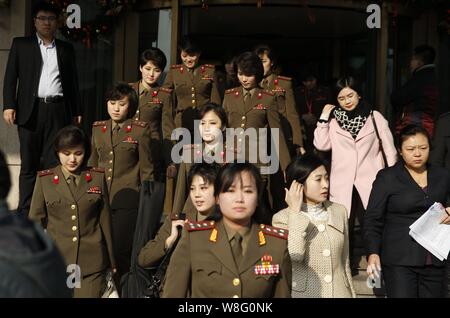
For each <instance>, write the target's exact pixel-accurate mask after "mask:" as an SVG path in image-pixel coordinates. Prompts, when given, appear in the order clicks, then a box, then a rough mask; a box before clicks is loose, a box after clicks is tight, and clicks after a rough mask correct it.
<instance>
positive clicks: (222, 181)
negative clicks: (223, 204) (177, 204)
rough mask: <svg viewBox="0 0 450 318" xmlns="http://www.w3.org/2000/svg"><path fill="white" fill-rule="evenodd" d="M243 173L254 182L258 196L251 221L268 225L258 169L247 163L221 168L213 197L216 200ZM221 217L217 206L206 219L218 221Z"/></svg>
mask: <svg viewBox="0 0 450 318" xmlns="http://www.w3.org/2000/svg"><path fill="white" fill-rule="evenodd" d="M243 172H248V173H250V175H251V176H252V177H253V179H254V180H255V185H256V189H257V192H258V193H257V194H258V205H257V206H256V210H255V212H254V214H253V215H252V220H253V221H255V222H256V223H259V224H270V221H271V220H270V217H269V215H268V214H267V210H266V206H265V205H264V204H263V199H262V198H263V196H262V194H263V190H264V183H263V181H262V178H261V174H260V173H259V169H258V168H257V167H256V166H255V165H253V164H251V163H248V162H245V163H236V162H234V163H228V164H226V165H224V166H222V167H221V168H220V170H219V173H218V175H217V178H216V182H215V184H214V196H215V197H216V198H217V197H219V195H220V194H221V193H223V192H226V191H228V189H229V188H230V187H231V185H232V184H233V182H234V180H235V178H236V177H238V176H240V175H241V174H242V173H243ZM222 217H223V215H222V212H221V211H220V207H219V206H217V208H216V210H215V211H214V212H213V213H212V214H211V215H210V216H209V217H208V219H209V220H214V221H219V220H221V219H222Z"/></svg>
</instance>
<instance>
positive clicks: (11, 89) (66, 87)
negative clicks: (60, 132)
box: [3, 35, 82, 125]
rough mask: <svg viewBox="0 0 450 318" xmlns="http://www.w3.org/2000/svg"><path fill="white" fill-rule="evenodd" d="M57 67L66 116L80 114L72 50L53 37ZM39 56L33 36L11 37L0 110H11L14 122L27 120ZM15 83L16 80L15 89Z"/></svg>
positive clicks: (38, 73) (35, 87)
mask: <svg viewBox="0 0 450 318" xmlns="http://www.w3.org/2000/svg"><path fill="white" fill-rule="evenodd" d="M55 41H56V42H55V43H56V51H57V58H58V68H59V72H60V77H61V85H62V89H63V94H64V101H65V105H66V109H67V112H68V116H70V117H74V116H78V115H81V114H82V109H81V107H80V95H79V91H78V76H77V70H76V65H75V53H74V49H73V46H72V45H71V44H70V43H67V42H64V41H61V40H55ZM41 70H42V55H41V51H40V48H39V43H38V39H37V36H36V35H33V36H29V37H19V38H14V39H13V43H12V46H11V50H10V51H9V57H8V64H7V65H6V72H5V80H4V86H3V110H6V109H15V110H16V112H17V114H16V120H17V124H18V125H24V124H26V123H27V121H28V120H29V119H30V117H31V116H32V113H33V107H34V105H35V99H36V97H37V96H38V88H39V80H40V76H41ZM17 82H19V85H18V88H17V90H16V86H17Z"/></svg>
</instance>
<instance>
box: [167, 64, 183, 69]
mask: <svg viewBox="0 0 450 318" xmlns="http://www.w3.org/2000/svg"><path fill="white" fill-rule="evenodd" d="M181 66H182V65H181V64H174V65H170V68H171V69H174V68H180V67H181Z"/></svg>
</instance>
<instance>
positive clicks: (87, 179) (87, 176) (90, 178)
mask: <svg viewBox="0 0 450 318" xmlns="http://www.w3.org/2000/svg"><path fill="white" fill-rule="evenodd" d="M85 178H86V182H90V181H91V180H92V176H91V174H90V173H86V176H85Z"/></svg>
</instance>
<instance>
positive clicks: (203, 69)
mask: <svg viewBox="0 0 450 318" xmlns="http://www.w3.org/2000/svg"><path fill="white" fill-rule="evenodd" d="M200 70H201V71H202V73H205V67H204V66H203V65H202V67H200Z"/></svg>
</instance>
